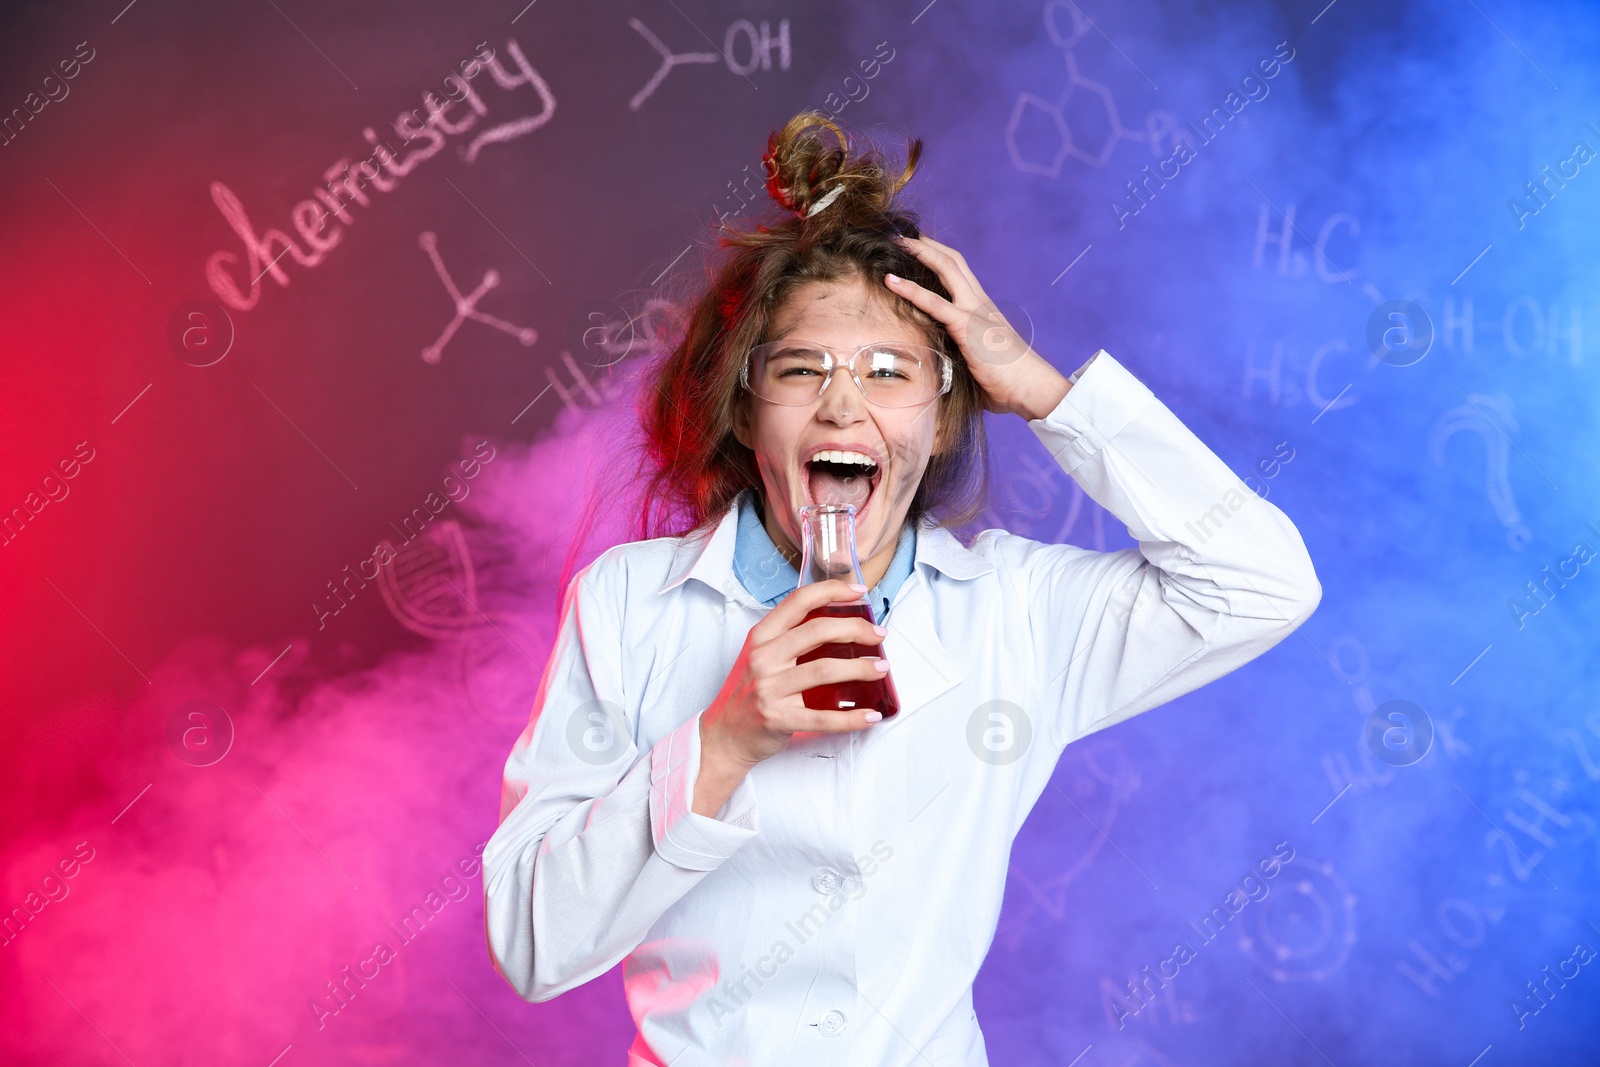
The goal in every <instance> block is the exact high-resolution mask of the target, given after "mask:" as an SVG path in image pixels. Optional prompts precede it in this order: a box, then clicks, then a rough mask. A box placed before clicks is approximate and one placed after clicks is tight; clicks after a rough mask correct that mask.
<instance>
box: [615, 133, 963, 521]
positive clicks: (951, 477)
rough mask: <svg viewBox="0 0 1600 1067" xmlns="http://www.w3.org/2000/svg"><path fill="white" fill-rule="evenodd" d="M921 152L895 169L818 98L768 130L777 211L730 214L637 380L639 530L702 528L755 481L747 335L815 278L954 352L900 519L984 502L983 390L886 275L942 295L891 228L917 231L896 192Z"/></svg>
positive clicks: (756, 340)
mask: <svg viewBox="0 0 1600 1067" xmlns="http://www.w3.org/2000/svg"><path fill="white" fill-rule="evenodd" d="M921 156H922V142H921V141H920V140H919V139H915V138H913V139H911V140H910V141H909V142H908V144H907V147H906V156H905V162H904V164H903V166H901V168H900V169H899V172H898V174H896V173H894V172H893V171H892V170H891V168H890V166H889V164H888V162H887V160H886V159H885V157H884V155H883V153H882V152H881V150H879V149H878V148H877V147H876V146H874V145H871V144H870V143H867V144H864V145H863V144H862V143H861V142H860V139H859V138H858V139H857V140H856V143H852V140H851V138H850V137H848V136H846V134H845V131H844V130H842V129H841V128H840V127H839V126H838V125H837V124H835V123H834V122H832V121H831V120H829V119H828V118H827V116H825V115H823V114H821V113H820V112H816V111H805V112H801V113H800V114H798V115H796V116H795V117H794V118H792V119H790V120H789V122H788V123H787V124H786V125H785V126H784V127H783V129H781V130H778V131H776V132H775V133H773V134H772V136H771V138H770V140H769V141H768V145H767V152H766V155H765V157H764V158H763V160H762V163H763V167H764V172H765V174H766V177H767V192H768V193H769V194H770V195H771V197H772V199H773V201H775V203H776V205H777V210H776V212H775V214H774V216H770V217H768V218H767V219H765V220H762V221H760V222H758V223H756V224H755V225H753V226H752V227H751V228H749V229H735V228H732V227H729V226H727V225H724V227H723V229H722V234H721V241H720V246H721V248H722V250H723V251H724V254H725V258H724V260H723V262H722V263H721V264H720V266H717V267H716V268H714V271H713V273H712V276H711V278H710V281H709V284H708V285H707V286H706V288H705V289H704V290H703V291H701V292H700V293H699V295H698V296H697V297H696V298H695V299H694V300H693V301H692V303H691V304H690V305H689V306H688V307H687V308H686V309H685V311H684V313H683V315H682V318H681V319H680V321H681V323H682V327H681V333H680V334H679V336H677V337H676V338H673V339H671V342H670V351H668V352H667V353H666V355H665V358H663V359H661V360H660V362H659V363H658V364H657V365H656V366H654V367H652V368H651V370H650V372H649V373H648V375H647V376H646V378H645V380H644V391H643V394H642V396H641V399H640V409H641V410H640V414H641V422H642V426H643V431H644V442H643V444H644V450H645V453H646V457H647V466H648V468H649V471H650V473H649V474H648V475H647V481H646V485H647V491H646V492H645V493H644V494H643V503H642V511H641V514H640V516H639V523H638V529H639V532H640V535H641V536H642V537H645V538H648V537H654V536H684V535H686V534H690V533H695V532H699V531H703V530H705V529H707V528H709V527H711V526H714V525H715V524H716V523H717V521H718V520H720V519H721V518H722V516H723V515H724V514H725V513H726V512H727V509H728V508H729V507H730V506H731V505H732V503H733V499H734V497H736V496H737V495H738V494H739V493H740V492H741V491H742V490H744V489H745V488H747V487H750V486H754V487H756V488H757V489H758V490H759V489H760V488H761V485H762V482H761V476H760V472H759V470H758V469H757V466H756V458H755V454H754V453H753V452H752V451H751V450H750V449H749V448H748V447H746V446H745V445H743V444H741V443H740V442H739V440H738V439H737V438H736V437H735V435H734V425H735V423H734V418H735V413H736V411H737V410H738V405H741V404H749V403H751V402H752V401H753V398H752V397H751V395H750V394H749V393H748V392H746V391H745V390H744V389H743V388H742V387H741V385H740V381H739V372H740V368H741V367H742V365H743V362H744V357H745V355H746V353H748V352H749V351H750V349H751V348H753V347H755V346H756V345H758V344H761V343H763V342H764V341H767V340H770V339H771V338H770V337H769V332H770V330H771V328H772V323H773V319H774V317H775V316H776V315H777V313H778V311H779V309H780V308H782V306H783V303H784V301H785V299H786V298H788V296H789V295H790V294H791V293H792V292H793V291H794V290H795V289H796V288H797V287H798V286H800V285H802V284H804V283H806V282H813V281H834V280H849V279H852V278H861V279H865V280H866V281H867V282H868V284H869V288H870V289H871V291H872V292H873V293H874V294H876V295H878V296H879V297H880V298H881V299H884V300H886V301H888V303H889V306H890V307H892V308H893V310H894V311H895V313H896V314H897V315H899V316H900V317H901V318H903V319H904V320H906V321H907V322H909V323H912V324H913V325H915V326H916V327H918V328H919V329H920V330H921V331H922V332H923V333H924V334H925V336H926V337H927V339H928V344H929V346H930V347H932V348H934V349H936V350H938V351H940V352H943V353H944V354H945V355H947V356H949V357H950V359H951V361H952V363H953V364H954V369H955V373H954V377H953V379H952V381H951V386H950V391H949V392H948V393H946V394H945V395H943V396H941V397H940V398H939V399H938V400H937V401H935V403H936V404H937V405H938V408H937V419H938V432H939V440H940V441H941V442H943V447H942V448H940V450H939V451H938V452H936V453H935V454H933V455H932V456H930V457H929V460H928V466H927V468H926V470H925V471H924V472H923V476H922V481H921V483H920V484H919V485H918V487H917V490H916V494H915V496H913V498H912V501H911V506H910V510H909V511H908V513H907V515H906V521H907V522H909V523H912V524H913V525H940V526H947V527H959V526H961V525H963V524H965V523H968V522H970V521H972V520H973V519H975V518H977V517H978V516H979V515H981V514H982V513H983V512H984V511H985V510H986V508H987V504H988V502H987V499H986V495H987V491H988V488H987V472H988V462H989V460H988V445H987V440H986V437H985V434H984V424H983V410H984V407H983V392H982V389H981V388H980V387H979V385H978V384H977V382H976V381H975V380H974V378H973V377H972V373H971V371H969V370H968V368H967V365H966V362H965V360H964V359H963V357H962V355H961V352H960V348H959V346H957V345H956V343H955V341H954V340H953V339H952V338H951V336H950V334H949V332H948V331H947V330H946V329H945V327H944V326H943V325H942V324H941V323H939V322H938V321H936V320H935V319H933V318H932V317H931V316H929V315H928V314H927V313H925V312H923V311H922V310H921V309H919V308H917V307H915V306H914V305H913V304H911V303H910V302H909V301H907V300H906V299H904V298H903V297H901V296H898V295H896V294H894V293H892V292H890V291H889V290H888V289H887V288H886V287H885V286H884V284H883V278H884V275H886V274H890V273H893V274H897V275H899V276H900V277H902V278H909V279H910V280H912V281H914V282H916V283H918V284H919V285H921V286H923V287H924V288H926V289H928V290H929V291H931V292H934V293H937V294H939V295H940V296H942V297H944V298H945V299H947V300H948V299H949V298H950V294H949V292H948V291H947V290H946V289H945V287H944V285H943V283H941V282H940V280H939V277H938V275H937V274H935V273H934V272H933V271H932V270H931V269H930V268H928V267H926V266H924V265H923V264H922V262H921V261H920V260H918V259H917V258H916V257H915V256H913V255H912V254H911V253H910V252H907V251H906V250H905V249H903V248H902V247H900V245H899V244H897V243H896V241H895V236H896V235H897V234H903V235H905V236H907V237H917V236H920V233H919V229H918V220H917V216H916V214H915V213H914V212H913V211H911V210H910V209H909V208H907V207H905V206H904V205H903V204H902V203H901V202H900V193H901V191H902V190H903V189H904V188H905V185H906V183H907V182H908V181H910V180H911V175H912V173H913V172H914V171H915V170H916V167H917V162H918V160H919V159H920V158H921ZM824 199H826V204H823V203H822V202H823V200H824ZM813 206H817V207H818V210H817V211H816V212H815V213H812V212H811V209H812V207H813Z"/></svg>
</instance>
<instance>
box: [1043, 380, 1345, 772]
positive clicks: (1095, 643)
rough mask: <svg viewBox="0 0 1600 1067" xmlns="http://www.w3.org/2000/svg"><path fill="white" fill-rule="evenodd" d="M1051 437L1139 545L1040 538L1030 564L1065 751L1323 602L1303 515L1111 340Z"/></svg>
mask: <svg viewBox="0 0 1600 1067" xmlns="http://www.w3.org/2000/svg"><path fill="white" fill-rule="evenodd" d="M1073 378H1074V384H1073V385H1072V387H1071V389H1069V390H1068V392H1067V395H1066V396H1065V397H1064V398H1063V399H1062V400H1061V402H1060V403H1059V404H1058V405H1057V406H1056V407H1055V409H1054V410H1052V411H1051V412H1050V413H1049V414H1047V415H1046V416H1045V417H1043V418H1041V419H1032V420H1029V423H1028V425H1029V426H1030V427H1031V428H1032V429H1033V431H1034V433H1035V434H1036V435H1037V436H1038V438H1039V440H1040V441H1041V442H1043V443H1044V445H1045V447H1046V448H1047V449H1049V451H1050V453H1051V455H1053V456H1054V457H1055V458H1056V461H1057V462H1058V463H1059V464H1060V465H1061V468H1062V470H1064V471H1065V472H1066V473H1067V474H1068V475H1069V476H1071V477H1072V479H1073V480H1074V481H1076V482H1077V483H1078V485H1079V486H1081V487H1082V488H1083V491H1084V492H1085V493H1087V494H1088V495H1089V497H1090V498H1091V499H1093V500H1094V501H1095V502H1096V503H1097V504H1099V505H1100V506H1101V507H1104V508H1105V509H1106V510H1108V511H1110V512H1111V513H1112V514H1113V515H1115V516H1116V517H1117V518H1118V519H1120V520H1121V521H1122V522H1123V523H1125V524H1126V525H1127V527H1128V532H1129V534H1130V535H1131V536H1132V537H1133V538H1134V539H1135V540H1136V541H1137V542H1138V547H1137V548H1136V549H1135V548H1127V549H1121V550H1118V551H1113V552H1094V551H1090V550H1087V549H1083V548H1079V547H1076V546H1072V545H1040V544H1038V543H1037V542H1028V544H1029V545H1030V546H1032V548H1031V550H1030V552H1029V554H1028V556H1027V559H1026V561H1025V567H1024V578H1023V579H1022V581H1023V582H1024V583H1025V585H1024V587H1025V589H1026V595H1027V597H1028V612H1029V621H1030V626H1029V634H1030V640H1031V641H1032V643H1033V648H1032V651H1033V657H1034V668H1035V678H1036V681H1037V683H1038V685H1039V686H1040V687H1041V697H1042V700H1043V701H1044V705H1043V709H1042V710H1043V711H1044V712H1045V714H1046V717H1047V718H1048V720H1049V721H1048V726H1049V728H1050V729H1051V731H1052V733H1053V734H1054V735H1055V740H1056V742H1057V743H1058V745H1062V746H1064V745H1066V744H1069V743H1071V742H1072V741H1074V740H1076V739H1077V738H1080V737H1083V736H1084V735H1086V734H1090V733H1093V732H1094V731H1096V730H1101V729H1104V728H1105V727H1107V726H1111V725H1114V724H1115V723H1118V722H1122V721H1123V720H1125V719H1128V718H1131V717H1132V716H1134V715H1137V714H1139V713H1140V712H1142V711H1146V710H1149V709H1150V708H1153V707H1156V706H1157V705H1160V704H1163V703H1165V702H1167V701H1169V700H1172V699H1173V698H1175V697H1178V696H1181V695H1182V694H1184V693H1187V692H1189V691H1191V690H1193V689H1197V688H1199V687H1200V686H1202V685H1205V684H1206V683H1207V682H1210V681H1213V680H1215V679H1217V678H1220V677H1221V676H1222V675H1224V674H1227V673H1228V672H1229V671H1232V670H1234V669H1235V668H1237V667H1239V666H1242V665H1243V664H1245V663H1248V662H1249V661H1250V660H1252V659H1254V658H1255V657H1257V656H1259V655H1261V654H1262V653H1263V652H1265V651H1266V650H1267V649H1269V648H1271V647H1272V646H1274V645H1275V644H1277V643H1278V642H1279V641H1281V640H1283V639H1284V638H1285V637H1287V636H1288V635H1289V634H1290V633H1292V632H1293V631H1294V630H1295V628H1296V627H1298V626H1299V625H1300V624H1301V623H1302V622H1304V621H1305V620H1306V619H1307V618H1308V617H1309V616H1310V615H1311V613H1312V612H1313V611H1314V610H1315V609H1316V606H1317V604H1318V602H1319V601H1320V600H1321V598H1322V586H1321V584H1320V583H1319V582H1318V580H1317V576H1316V572H1315V571H1314V569H1313V567H1312V564H1311V558H1310V556H1309V554H1308V553H1307V552H1306V548H1305V544H1304V542H1303V541H1302V540H1301V537H1300V534H1299V532H1298V531H1297V530H1296V529H1295V528H1294V525H1293V524H1292V523H1291V522H1290V521H1289V519H1288V517H1287V516H1285V515H1284V513H1283V512H1282V511H1281V510H1279V509H1278V507H1277V506H1276V505H1274V504H1271V503H1268V502H1267V500H1265V499H1264V498H1262V497H1261V496H1260V495H1258V494H1257V493H1255V492H1253V491H1252V490H1251V489H1250V488H1249V487H1248V486H1246V485H1245V484H1244V482H1243V481H1241V480H1240V479H1239V477H1238V476H1237V475H1235V474H1234V473H1233V472H1232V471H1231V470H1229V469H1228V467H1227V465H1226V464H1224V463H1223V462H1222V460H1221V459H1219V458H1218V457H1217V456H1216V454H1215V453H1213V452H1212V451H1211V450H1210V449H1209V448H1207V447H1206V446H1205V444H1203V443H1202V442H1201V441H1200V439H1199V438H1198V437H1196V436H1195V435H1194V434H1193V433H1192V432H1191V431H1190V430H1189V429H1188V428H1187V427H1186V426H1184V425H1183V423H1181V422H1180V421H1179V420H1178V418H1177V416H1176V415H1174V414H1173V413H1172V411H1171V410H1170V409H1168V408H1167V406H1166V405H1165V404H1163V403H1162V402H1161V401H1160V400H1159V399H1157V398H1156V397H1155V395H1154V394H1153V393H1151V391H1150V389H1149V388H1148V387H1146V386H1145V385H1144V384H1143V383H1142V382H1140V381H1139V380H1138V379H1137V378H1135V377H1134V376H1133V374H1132V373H1130V372H1129V371H1128V370H1127V368H1125V367H1123V366H1122V364H1120V363H1118V362H1117V361H1116V360H1114V359H1113V358H1112V357H1111V356H1110V354H1109V353H1107V352H1106V351H1105V350H1104V349H1101V350H1099V351H1097V352H1096V353H1095V354H1094V355H1093V356H1091V357H1090V358H1089V360H1088V362H1086V363H1085V364H1084V365H1083V366H1082V367H1080V368H1079V370H1078V372H1077V374H1076V375H1074V376H1073Z"/></svg>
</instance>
